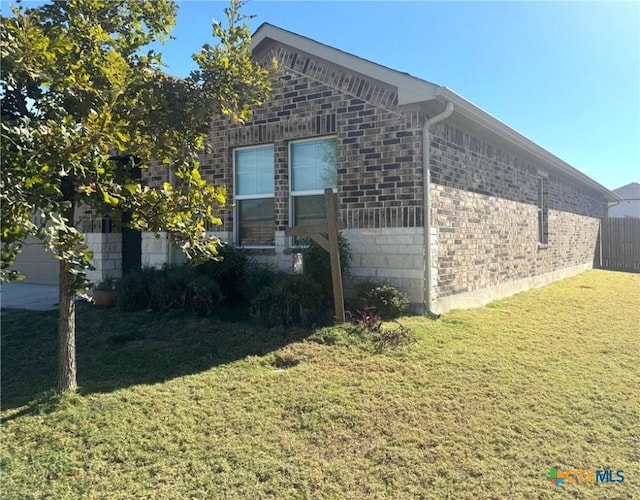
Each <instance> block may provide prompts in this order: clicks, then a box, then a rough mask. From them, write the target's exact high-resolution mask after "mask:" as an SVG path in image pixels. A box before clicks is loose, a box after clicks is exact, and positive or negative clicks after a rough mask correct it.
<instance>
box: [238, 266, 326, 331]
mask: <svg viewBox="0 0 640 500" xmlns="http://www.w3.org/2000/svg"><path fill="white" fill-rule="evenodd" d="M323 302H324V301H323V292H322V288H321V287H320V285H319V284H318V283H315V282H314V281H313V280H311V279H310V278H309V277H308V276H304V275H301V276H300V275H284V276H283V277H281V278H280V279H278V280H277V281H275V282H274V283H273V284H272V285H269V286H267V287H265V288H263V289H262V290H261V291H260V292H259V293H258V295H257V296H256V298H255V299H253V301H252V302H251V309H250V312H251V316H252V317H253V318H255V319H257V320H258V321H260V322H262V323H265V324H267V325H269V326H281V325H292V324H306V325H309V324H311V323H312V322H313V319H314V318H316V317H318V315H321V314H322V311H323Z"/></svg>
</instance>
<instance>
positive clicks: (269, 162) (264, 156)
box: [233, 145, 276, 247]
mask: <svg viewBox="0 0 640 500" xmlns="http://www.w3.org/2000/svg"><path fill="white" fill-rule="evenodd" d="M233 167H234V195H235V196H234V198H235V206H236V208H235V224H234V231H235V235H234V236H235V237H234V240H235V242H236V244H238V245H240V246H249V247H272V246H274V245H275V230H276V227H275V212H274V202H273V191H274V183H275V180H274V173H273V146H272V145H269V146H259V147H250V148H239V149H236V150H234V152H233Z"/></svg>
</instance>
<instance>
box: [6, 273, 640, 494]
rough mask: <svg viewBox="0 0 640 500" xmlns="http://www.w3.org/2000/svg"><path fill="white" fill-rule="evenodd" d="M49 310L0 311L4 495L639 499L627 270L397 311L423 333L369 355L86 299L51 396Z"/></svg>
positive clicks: (636, 317) (343, 341) (632, 299)
mask: <svg viewBox="0 0 640 500" xmlns="http://www.w3.org/2000/svg"><path fill="white" fill-rule="evenodd" d="M55 316H56V315H55V313H38V312H25V311H3V312H2V389H3V391H2V407H3V412H2V416H3V418H4V419H5V422H4V424H3V428H2V452H1V453H2V454H1V464H2V477H1V483H0V484H1V485H2V486H1V488H2V498H3V499H14V498H15V499H26V498H73V499H75V498H105V499H112V498H118V499H121V498H122V499H124V498H132V499H133V498H135V499H139V498H171V499H173V498H185V499H210V498H215V499H217V498H230V499H236V498H251V499H253V498H401V499H409V498H438V499H440V498H451V499H460V498H469V499H472V498H473V499H475V498H478V499H489V498H495V499H502V498H526V499H530V498H554V499H555V498H640V368H639V367H640V275H634V274H624V273H614V272H607V271H590V272H587V273H584V274H582V275H580V276H578V277H575V278H571V279H568V280H564V281H562V282H559V283H556V284H553V285H551V286H548V287H545V288H542V289H538V290H534V291H531V292H528V293H524V294H519V295H517V296H515V297H512V298H510V299H507V300H503V301H499V302H495V303H492V304H491V305H489V306H488V307H486V308H484V309H477V310H467V311H454V312H451V313H449V314H446V315H444V316H443V317H442V318H441V319H440V320H438V321H431V320H428V319H423V318H404V319H402V320H401V322H402V323H403V324H404V325H406V326H409V327H410V328H411V329H412V331H413V332H414V334H415V337H416V339H417V340H416V342H414V343H412V344H410V345H409V346H408V347H406V348H403V349H394V350H387V351H385V352H383V353H382V354H375V353H373V352H372V349H370V346H368V345H367V343H366V342H363V341H361V340H360V341H358V340H356V339H353V340H350V338H349V335H348V334H347V333H346V332H345V331H344V329H341V327H334V328H333V329H331V330H324V331H322V332H315V333H313V334H312V338H307V339H305V338H304V337H305V335H308V332H302V331H296V330H286V331H285V330H282V329H260V328H256V327H255V326H252V325H251V324H250V323H245V322H235V323H230V322H222V321H220V320H213V319H202V318H195V317H186V316H180V315H169V316H159V315H157V314H154V313H132V314H126V315H123V314H119V313H118V312H117V311H115V310H105V309H95V308H91V307H89V306H86V307H82V308H81V311H80V314H79V318H78V323H79V326H78V328H79V331H78V337H79V339H78V350H79V354H78V355H79V383H80V385H81V392H82V396H80V397H66V398H58V399H56V398H51V397H47V396H46V395H45V396H43V395H42V392H43V391H45V390H47V389H48V388H49V387H50V385H51V383H52V381H53V380H54V378H55V367H54V352H55ZM314 339H315V340H314ZM318 339H333V340H334V341H335V342H334V344H333V345H328V344H322V343H319V341H318ZM551 467H556V468H557V469H558V470H562V471H566V470H568V469H613V470H614V471H617V470H624V482H623V483H618V484H591V483H577V484H567V483H565V484H563V485H561V486H560V487H556V486H555V485H553V484H551V483H550V482H548V481H547V480H546V479H545V476H546V475H547V474H548V473H549V469H550V468H551ZM614 474H615V472H614Z"/></svg>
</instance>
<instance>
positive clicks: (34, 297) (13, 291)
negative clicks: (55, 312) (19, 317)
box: [0, 283, 58, 311]
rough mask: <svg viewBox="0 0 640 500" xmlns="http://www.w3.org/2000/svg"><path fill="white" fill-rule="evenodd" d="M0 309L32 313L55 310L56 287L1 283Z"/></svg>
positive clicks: (56, 304)
mask: <svg viewBox="0 0 640 500" xmlns="http://www.w3.org/2000/svg"><path fill="white" fill-rule="evenodd" d="M0 307H1V308H2V309H31V310H33V311H47V310H50V309H57V308H58V287H57V286H56V285H32V284H30V283H3V284H2V285H0Z"/></svg>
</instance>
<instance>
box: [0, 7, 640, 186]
mask: <svg viewBox="0 0 640 500" xmlns="http://www.w3.org/2000/svg"><path fill="white" fill-rule="evenodd" d="M2 3H3V4H5V5H6V1H5V0H3V2H2ZM25 3H26V4H27V5H28V2H25ZM179 6H180V10H179V13H178V19H177V24H176V27H175V29H174V36H175V38H176V39H175V40H171V41H170V42H168V43H167V44H166V45H165V46H164V47H162V49H161V50H162V52H163V53H164V56H165V61H166V63H167V64H168V66H169V68H168V72H169V73H171V74H174V75H176V76H186V75H187V74H188V73H189V70H190V69H193V68H194V65H193V62H192V61H191V57H190V55H191V54H192V53H194V52H196V51H197V50H198V49H199V47H201V46H202V44H204V43H207V42H211V41H212V38H211V20H212V19H213V18H216V19H220V20H222V19H223V18H224V14H223V12H222V11H223V9H224V8H225V7H226V6H227V2H224V1H181V2H179ZM5 10H6V9H3V11H5ZM244 12H245V13H248V14H255V15H256V17H255V18H254V19H252V20H250V22H249V24H250V26H251V28H252V30H255V29H257V28H258V26H259V25H260V24H261V23H263V22H268V23H271V24H274V25H276V26H279V27H281V28H284V29H287V30H290V31H293V32H295V33H298V34H300V35H304V36H307V37H309V38H312V39H314V40H317V41H319V42H322V43H324V44H327V45H330V46H333V47H336V48H338V49H341V50H343V51H346V52H349V53H352V54H354V55H357V56H360V57H363V58H365V59H369V60H371V61H374V62H377V63H379V64H383V65H385V66H388V67H390V68H393V69H397V70H399V71H404V72H407V73H410V74H411V75H413V76H416V77H419V78H423V79H425V80H428V81H430V82H433V83H436V84H438V85H442V86H446V87H448V88H450V89H451V90H453V91H455V92H457V93H458V94H460V95H462V96H464V97H465V98H467V99H468V100H470V101H471V102H473V103H474V104H476V105H477V106H479V107H480V108H482V109H484V110H485V111H487V112H489V113H490V114H492V115H493V116H495V117H496V118H498V119H499V120H501V121H503V122H504V123H506V124H507V125H509V126H511V127H512V128H514V129H515V130H517V131H518V132H520V133H521V134H524V135H525V136H527V137H528V138H529V139H531V140H533V141H534V142H536V143H538V144H539V145H541V146H542V147H544V148H546V149H547V150H549V151H550V152H551V153H553V154H555V155H556V156H558V157H560V158H561V159H563V160H565V161H566V162H568V163H569V164H571V165H573V166H574V167H576V168H578V169H580V170H581V171H583V172H584V173H586V174H587V175H589V176H590V177H592V178H593V179H595V180H596V181H598V182H600V183H601V184H603V185H604V186H606V187H607V188H609V189H615V188H617V187H620V186H623V185H625V184H628V183H630V182H640V3H639V2H635V1H629V2H613V1H603V2H550V1H549V2H535V3H534V2H491V3H487V2H455V1H450V2H428V1H422V2H399V1H396V2H373V1H358V2H342V1H340V2H338V1H289V2H279V1H267V0H262V1H261V0H254V1H252V2H249V3H248V4H247V5H246V6H245V7H244Z"/></svg>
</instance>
